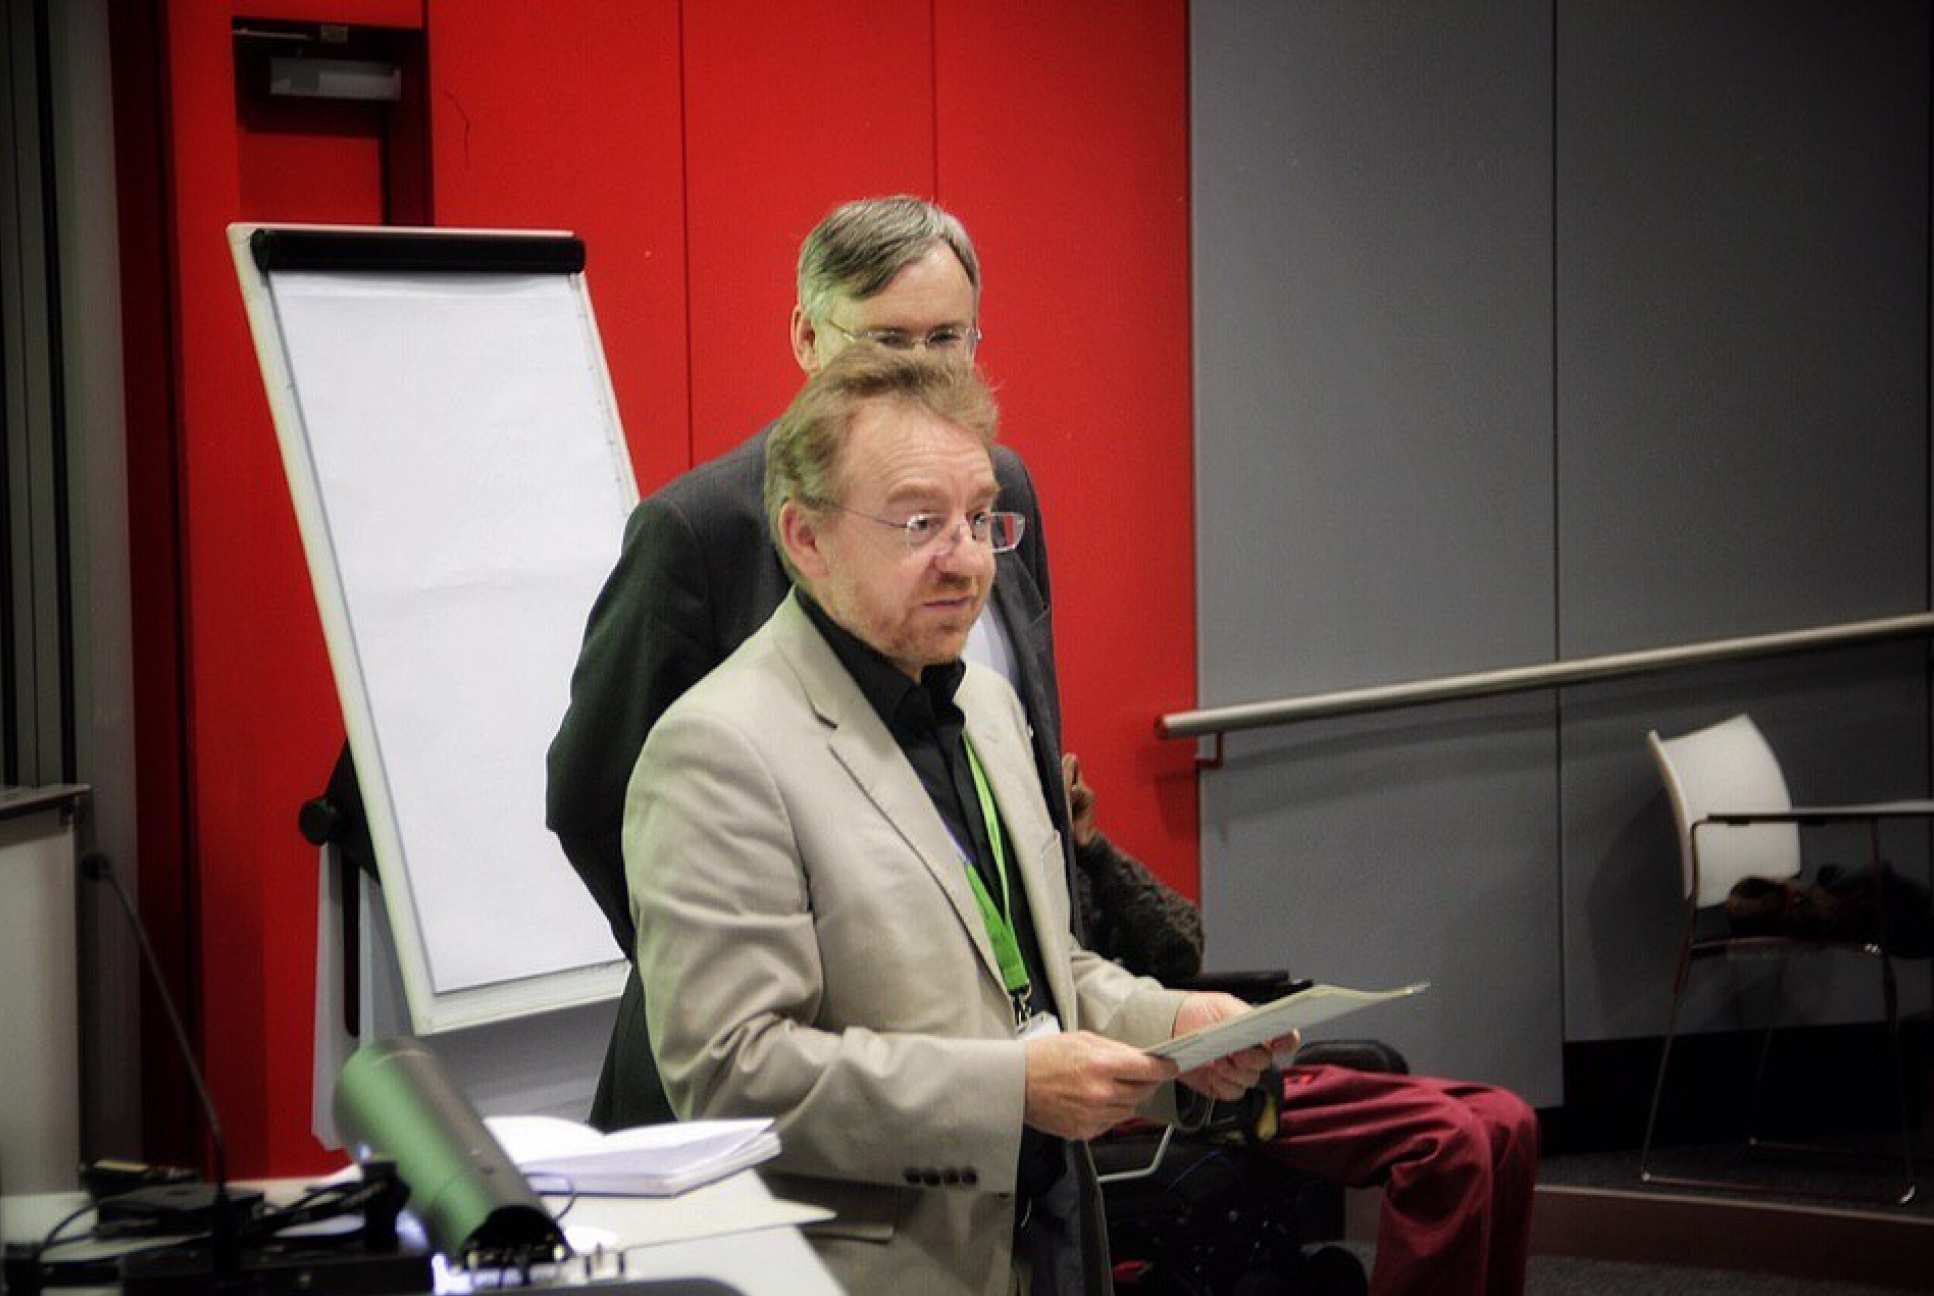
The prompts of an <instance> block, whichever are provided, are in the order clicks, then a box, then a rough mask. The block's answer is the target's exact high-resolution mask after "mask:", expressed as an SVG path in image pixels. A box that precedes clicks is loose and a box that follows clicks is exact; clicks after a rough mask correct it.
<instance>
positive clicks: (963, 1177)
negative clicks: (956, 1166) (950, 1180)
mask: <svg viewBox="0 0 1934 1296" xmlns="http://www.w3.org/2000/svg"><path fill="white" fill-rule="evenodd" d="M960 1182H962V1183H964V1184H966V1185H967V1186H968V1187H970V1188H971V1187H973V1186H974V1185H975V1184H977V1183H979V1182H980V1176H979V1175H978V1174H976V1173H975V1172H974V1167H972V1166H967V1167H966V1168H965V1169H963V1170H962V1171H961V1172H960Z"/></svg>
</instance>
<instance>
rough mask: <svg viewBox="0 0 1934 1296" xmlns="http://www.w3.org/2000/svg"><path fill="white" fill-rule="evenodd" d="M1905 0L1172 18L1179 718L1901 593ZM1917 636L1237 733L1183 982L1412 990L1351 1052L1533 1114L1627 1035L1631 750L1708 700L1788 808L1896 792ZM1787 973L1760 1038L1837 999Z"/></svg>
mask: <svg viewBox="0 0 1934 1296" xmlns="http://www.w3.org/2000/svg"><path fill="white" fill-rule="evenodd" d="M1929 10H1930V6H1929V5H1928V4H1927V3H1926V2H1925V0H1886V2H1877V3H1871V4H1860V5H1846V4H1842V3H1838V2H1837V0H1708V2H1702V3H1699V4H1689V5H1671V4H1650V5H1634V4H1631V3H1628V2H1627V0H1558V2H1557V3H1556V4H1555V5H1545V4H1539V5H1535V6H1534V5H1500V4H1483V3H1477V2H1476V0H1471V2H1468V3H1440V4H1432V5H1429V6H1417V5H1398V4H1367V3H1366V4H1356V5H1332V4H1320V3H1314V2H1313V0H1312V2H1306V3H1272V4H1262V3H1256V4H1242V3H1229V2H1214V0H1202V2H1201V3H1197V4H1196V5H1195V6H1194V7H1193V9H1192V18H1191V37H1192V50H1191V59H1192V66H1191V77H1192V80H1191V84H1192V96H1193V102H1192V108H1193V113H1194V120H1193V122H1192V131H1193V136H1192V143H1193V148H1194V186H1195V188H1194V213H1193V214H1194V220H1195V245H1194V253H1195V266H1194V269H1195V287H1196V300H1195V315H1196V319H1195V338H1196V346H1197V355H1196V401H1197V409H1196V416H1197V421H1196V446H1197V451H1196V453H1197V492H1198V500H1197V528H1198V535H1197V555H1198V608H1199V618H1200V620H1199V627H1198V643H1199V660H1200V663H1201V665H1200V698H1201V701H1202V703H1203V704H1204V705H1213V704H1216V703H1221V702H1232V701H1241V700H1249V699H1258V698H1267V697H1273V696H1284V695H1294V694H1298V693H1306V692H1313V691H1320V690H1325V689H1330V688H1337V687H1346V686H1349V685H1355V684H1364V683H1374V682H1384V681H1394V680H1401V679H1409V678H1418V677H1428V676H1432V675H1437V674H1444V673H1451V672H1457V671H1464V670H1473V669H1481V668H1484V667H1488V666H1498V665H1514V664H1519V663H1524V662H1533V661H1539V660H1548V659H1550V658H1552V657H1553V656H1562V657H1577V656H1583V655H1589V654H1593V653H1600V652H1611V651H1617V650H1621V649H1629V648H1636V647H1644V646H1653V645H1664V644H1669V643H1675V642H1685V641H1688V640H1697V639H1705V638H1712V637H1718V636H1727V635H1739V634H1749V633H1754V632H1759V631H1767V630H1776V629H1785V628H1791V627H1798V626H1805V625H1820V624H1827V623H1832V622H1836V621H1841V620H1846V619H1852V618H1863V617H1868V616H1875V615H1881V614H1886V613H1894V612H1901V611H1908V610H1917V609H1921V608H1925V607H1927V606H1928V598H1929V593H1928V590H1929V572H1930V566H1934V535H1930V528H1929V522H1928V518H1929V501H1930V494H1931V493H1934V476H1931V474H1934V465H1930V456H1929V425H1928V415H1929V410H1928V382H1929V368H1930V362H1931V359H1934V352H1931V351H1930V341H1931V339H1930V331H1929V326H1928V311H1929V304H1928V302H1929V215H1928V212H1929V167H1928V145H1929V128H1928V123H1929V84H1928V82H1929V74H1928V67H1929V55H1930V33H1929ZM1927 654H1928V647H1927V645H1926V644H1925V643H1912V644H1890V645H1884V646H1876V647H1869V648H1860V649H1844V650H1837V651H1834V652H1829V653H1821V654H1814V655H1810V656H1805V657H1795V658H1782V659H1776V660H1773V661H1769V662H1762V663H1749V664H1733V665H1729V666H1724V667H1713V668H1708V669H1704V670H1700V671H1693V672H1681V673H1677V674H1673V675H1667V676H1659V677H1652V678H1650V679H1647V680H1635V681H1624V682H1619V683H1612V684H1603V685H1596V686H1588V687H1582V688H1576V689H1571V690H1567V691H1565V692H1564V694H1563V695H1562V697H1554V696H1552V695H1539V696H1538V697H1537V698H1535V699H1530V700H1525V699H1519V700H1509V701H1495V702H1491V703H1473V704H1465V705H1460V706H1456V707H1435V708H1427V709H1424V710H1420V711H1415V712H1408V713H1399V714H1397V715H1393V716H1386V717H1357V718H1351V719H1341V720H1332V721H1326V722H1320V723H1318V724H1316V725H1304V726H1297V727H1293V728H1286V729H1280V730H1276V731H1270V732H1264V733H1257V734H1250V735H1243V736H1240V737H1239V738H1237V739H1234V740H1232V741H1231V742H1230V744H1229V747H1228V752H1229V761H1228V763H1227V765H1226V766H1225V768H1223V769H1220V770H1215V771H1210V772H1207V773H1205V774H1204V775H1203V778H1202V824H1203V828H1202V852H1203V897H1204V906H1205V909H1206V911H1207V914H1208V919H1209V927H1210V942H1211V952H1210V956H1211V961H1212V962H1213V963H1215V964H1216V965H1218V966H1222V967H1230V966H1235V965H1238V964H1246V963H1257V962H1264V963H1269V962H1277V961H1282V960H1284V959H1287V960H1289V961H1290V962H1292V963H1293V964H1294V965H1295V966H1296V967H1298V968H1299V969H1301V970H1303V971H1304V972H1305V973H1315V974H1319V975H1323V976H1326V977H1331V978H1333V979H1357V980H1363V981H1368V982H1377V983H1382V982H1389V981H1394V980H1397V979H1402V978H1405V977H1407V976H1411V975H1432V976H1434V977H1436V978H1437V979H1438V980H1439V991H1434V992H1433V994H1432V995H1431V996H1429V997H1427V998H1426V999H1425V1000H1424V1001H1420V1002H1419V1003H1417V1004H1414V1005H1407V1006H1406V1007H1405V1008H1403V1009H1402V1010H1400V1014H1399V1015H1400V1016H1401V1018H1402V1020H1401V1021H1394V1022H1392V1023H1391V1024H1390V1025H1389V1028H1388V1029H1387V1030H1386V1029H1385V1026H1384V1024H1383V1023H1378V1024H1377V1026H1376V1030H1377V1032H1378V1033H1384V1034H1388V1035H1390V1036H1391V1037H1392V1038H1395V1039H1397V1040H1398V1042H1399V1043H1402V1044H1404V1045H1405V1046H1406V1047H1409V1048H1411V1049H1412V1051H1413V1055H1414V1056H1415V1057H1416V1059H1417V1060H1418V1061H1419V1064H1420V1065H1421V1066H1423V1067H1424V1068H1426V1069H1443V1070H1451V1071H1458V1070H1463V1071H1468V1072H1470V1073H1473V1074H1477V1075H1481V1076H1484V1077H1486V1078H1491V1079H1501V1080H1504V1081H1506V1082H1507V1083H1513V1084H1517V1085H1518V1086H1519V1087H1521V1088H1522V1089H1524V1090H1525V1091H1526V1093H1527V1095H1528V1096H1531V1097H1533V1099H1534V1100H1535V1101H1555V1100H1556V1098H1557V1094H1556V1093H1555V1086H1556V1072H1555V1066H1556V1059H1557V1055H1558V1048H1557V1043H1556V1041H1557V1040H1559V1039H1561V1038H1563V1039H1577V1040H1588V1039H1601V1038H1616V1037H1622V1036H1629V1035H1638V1034H1652V1033H1656V1032H1657V1031H1658V1030H1660V1029H1661V1028H1662V1025H1663V1005H1664V1002H1665V993H1666V988H1667V980H1668V978H1669V976H1670V971H1671V967H1670V964H1671V954H1672V951H1673V948H1674V942H1675V941H1676V928H1675V921H1676V916H1677V908H1676V900H1675V899H1674V891H1673V884H1672V878H1673V872H1672V870H1673V869H1674V868H1675V867H1676V864H1675V862H1674V859H1673V856H1672V853H1671V837H1670V828H1669V820H1668V818H1667V817H1666V811H1665V808H1664V802H1663V800H1662V798H1661V797H1660V795H1659V793H1658V790H1657V780H1656V777H1655V775H1654V774H1653V772H1652V770H1651V768H1650V766H1649V763H1648V761H1647V758H1646V755H1645V751H1644V746H1643V737H1644V732H1645V730H1646V728H1647V727H1649V726H1653V725H1656V726H1658V727H1659V728H1661V729H1662V730H1664V731H1667V732H1674V731H1680V730H1683V729H1686V728H1691V727H1694V726H1696V725H1699V724H1702V723H1705V722H1707V721H1709V720H1714V719H1719V718H1723V716H1724V715H1727V714H1731V712H1732V711H1734V710H1740V709H1748V710H1751V711H1752V712H1753V713H1754V714H1755V715H1756V716H1757V717H1758V718H1760V719H1761V721H1762V723H1763V724H1764V725H1765V727H1766V729H1767V731H1768V733H1769V735H1770V736H1771V737H1772V739H1773V741H1774V743H1775V744H1776V746H1777V747H1778V748H1779V750H1780V751H1781V754H1782V756H1783V758H1784V759H1785V761H1786V763H1787V767H1788V771H1789V775H1790V778H1791V781H1792V784H1793V787H1794V789H1795V791H1796V793H1797V794H1799V795H1802V796H1806V797H1811V798H1847V797H1852V798H1865V797H1872V796H1879V795H1925V794H1926V793H1927V792H1928V788H1929V757H1930V752H1929V724H1930V720H1929V696H1928V684H1927V679H1928V663H1927ZM1807 844H1808V846H1809V848H1810V851H1811V852H1812V853H1813V854H1814V855H1815V856H1816V858H1825V859H1840V860H1845V861H1851V860H1852V859H1854V858H1855V857H1857V856H1858V855H1859V853H1860V851H1859V843H1858V842H1857V841H1850V840H1848V839H1847V838H1846V837H1845V835H1844V834H1843V835H1842V836H1841V837H1838V838H1836V837H1833V836H1826V837H1815V836H1809V838H1808V840H1807ZM1888 852H1889V854H1890V856H1892V857H1893V858H1894V859H1895V861H1896V863H1897V864H1899V865H1900V866H1902V867H1904V868H1906V869H1907V870H1909V871H1910V872H1914V873H1916V874H1918V875H1920V876H1925V874H1926V870H1927V867H1928V855H1929V851H1928V835H1927V833H1925V832H1924V831H1921V830H1919V829H1912V828H1900V829H1894V830H1892V831H1891V833H1890V836H1889V840H1888ZM1540 915H1543V916H1544V919H1545V920H1548V921H1545V925H1544V927H1543V928H1542V930H1543V931H1544V932H1545V934H1544V935H1543V936H1542V937H1541V936H1539V935H1538V934H1537V933H1538V932H1539V931H1540V930H1541V927H1540V923H1541V917H1540ZM1500 937H1502V938H1500ZM1541 941H1543V942H1547V943H1544V944H1541V943H1540V942H1541ZM1560 951H1562V957H1561V954H1560ZM1826 971H1827V975H1826V977H1825V980H1824V983H1823V984H1824V986H1825V988H1824V989H1823V990H1820V991H1818V992H1813V993H1811V997H1810V998H1806V999H1804V1000H1803V1003H1802V1010H1801V1016H1802V1018H1803V1019H1805V1020H1815V1021H1833V1020H1842V1019H1846V1018H1848V1017H1852V1016H1864V1015H1868V1014H1869V1013H1870V1012H1871V1009H1872V998H1873V991H1872V988H1871V983H1870V981H1869V980H1868V976H1869V973H1868V970H1867V969H1865V968H1864V967H1859V966H1857V965H1856V966H1848V967H1843V968H1828V969H1827V970H1826ZM1906 980H1907V983H1908V984H1909V985H1910V986H1912V987H1913V988H1912V990H1911V991H1910V1001H1911V1002H1914V1003H1923V1004H1924V1003H1925V1002H1927V976H1926V975H1925V974H1922V973H1920V972H1919V971H1918V970H1917V969H1910V970H1909V971H1908V973H1907V974H1906ZM1473 986H1477V987H1481V988H1480V989H1478V990H1477V991H1475V992H1473V991H1472V989H1471V987H1473ZM1499 987H1502V988H1503V989H1502V991H1501V993H1503V994H1505V995H1506V996H1507V997H1509V996H1516V997H1515V998H1509V999H1508V1001H1505V1002H1500V1001H1498V1000H1497V998H1496V996H1497V994H1499V993H1500V990H1499V989H1498V988H1499ZM1486 995H1490V996H1492V998H1491V999H1490V1000H1486V999H1485V998H1484V996H1486ZM1741 1005H1742V1000H1741V999H1740V996H1739V994H1738V993H1737V987H1734V986H1730V985H1728V984H1727V982H1726V979H1725V978H1724V977H1713V978H1711V983H1710V984H1709V985H1708V987H1707V989H1706V990H1704V991H1703V992H1702V996H1701V998H1700V999H1699V1001H1698V1002H1697V1004H1696V1005H1695V1009H1694V1012H1693V1025H1694V1026H1695V1027H1699V1026H1720V1025H1729V1024H1733V1023H1734V1022H1736V1021H1738V1020H1739V1012H1740V1008H1741ZM1500 1008H1503V1009H1508V1012H1505V1011H1496V1010H1498V1009H1500ZM1561 1010H1562V1017H1561V1016H1560V1012H1561ZM1513 1021H1515V1022H1518V1023H1520V1025H1518V1026H1517V1027H1516V1028H1515V1029H1514V1028H1513V1027H1511V1026H1510V1025H1508V1024H1507V1023H1509V1022H1513Z"/></svg>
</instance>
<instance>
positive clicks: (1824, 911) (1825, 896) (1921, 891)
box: [1726, 864, 1934, 958]
mask: <svg viewBox="0 0 1934 1296" xmlns="http://www.w3.org/2000/svg"><path fill="white" fill-rule="evenodd" d="M1726 919H1727V921H1728V923H1730V924H1731V926H1732V930H1733V932H1734V933H1735V934H1737V935H1740V936H1784V937H1788V938H1791V939H1796V940H1808V941H1844V942H1848V943H1850V944H1856V945H1882V944H1884V945H1885V947H1886V949H1887V952H1888V953H1889V954H1892V955H1894V956H1896V957H1898V958H1927V957H1928V956H1930V955H1934V899H1930V897H1929V895H1928V890H1927V888H1926V887H1924V886H1922V885H1920V884H1919V883H1918V882H1915V881H1913V880H1912V879H1911V878H1904V877H1901V876H1900V875H1898V874H1897V873H1895V872H1894V871H1893V870H1892V869H1888V868H1882V869H1879V870H1873V869H1861V870H1859V871H1858V872H1855V873H1847V872H1845V871H1843V870H1842V869H1840V868H1839V867H1838V866H1836V865H1832V864H1828V865H1825V866H1823V867H1822V868H1821V869H1820V874H1819V880H1818V881H1816V882H1812V883H1804V882H1797V881H1792V880H1779V881H1775V880H1773V879H1770V878H1742V879H1741V880H1740V881H1738V882H1737V883H1735V884H1734V885H1733V889H1732V891H1731V892H1730V893H1729V894H1728V895H1727V896H1726Z"/></svg>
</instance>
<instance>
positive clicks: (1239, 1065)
mask: <svg viewBox="0 0 1934 1296" xmlns="http://www.w3.org/2000/svg"><path fill="white" fill-rule="evenodd" d="M1248 1012H1249V1005H1248V1004H1246V1003H1244V1002H1243V1001H1242V1000H1240V999H1238V998H1236V997H1235V996H1234V995H1232V994H1222V993H1220V992H1217V991H1204V992H1200V993H1197V994H1192V995H1190V996H1189V997H1188V998H1187V999H1185V1000H1183V1001H1182V1008H1181V1010H1180V1011H1179V1012H1177V1013H1176V1014H1175V1030H1174V1038H1177V1039H1179V1038H1181V1037H1182V1036H1184V1035H1190V1034H1193V1033H1194V1032H1196V1031H1199V1030H1202V1029H1204V1028H1205V1027H1209V1026H1213V1025H1215V1024H1216V1023H1217V1022H1220V1021H1226V1020H1228V1019H1229V1018H1231V1017H1240V1016H1243V1015H1244V1014H1246V1013H1248ZM1301 1043H1302V1036H1301V1035H1300V1034H1299V1033H1297V1032H1296V1031H1294V1030H1291V1031H1290V1032H1289V1034H1287V1035H1283V1036H1279V1037H1278V1038H1276V1039H1272V1040H1267V1041H1265V1042H1264V1043H1262V1044H1258V1045H1255V1046H1254V1047H1251V1048H1245V1049H1241V1050H1239V1051H1237V1052H1234V1053H1230V1054H1226V1055H1225V1056H1223V1057H1219V1058H1216V1059H1215V1060H1214V1061H1212V1062H1209V1063H1208V1064H1206V1065H1204V1066H1199V1067H1197V1068H1195V1069H1194V1070H1193V1071H1185V1072H1183V1073H1182V1074H1181V1075H1180V1076H1179V1077H1177V1079H1179V1080H1180V1081H1181V1083H1183V1084H1185V1085H1187V1086H1188V1087H1189V1088H1191V1089H1193V1090H1195V1091H1196V1092H1197V1093H1199V1094H1204V1095H1206V1096H1207V1097H1210V1098H1213V1099H1215V1100H1216V1101H1217V1102H1235V1101H1236V1100H1237V1099H1239V1098H1241V1097H1242V1095H1243V1094H1245V1093H1247V1092H1248V1091H1249V1090H1251V1089H1253V1088H1254V1087H1255V1086H1256V1082H1257V1081H1259V1080H1261V1079H1262V1073H1263V1072H1264V1071H1265V1070H1266V1069H1267V1068H1268V1066H1269V1063H1270V1061H1271V1059H1272V1058H1273V1057H1274V1055H1275V1054H1276V1053H1278V1052H1290V1053H1293V1052H1295V1050H1296V1048H1297V1046H1298V1045H1299V1044H1301Z"/></svg>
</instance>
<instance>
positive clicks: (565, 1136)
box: [484, 1116, 779, 1197]
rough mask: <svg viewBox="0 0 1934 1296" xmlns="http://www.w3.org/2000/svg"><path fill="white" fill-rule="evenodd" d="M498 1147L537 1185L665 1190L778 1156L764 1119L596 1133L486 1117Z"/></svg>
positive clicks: (654, 1193) (546, 1121)
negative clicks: (557, 1181) (564, 1183)
mask: <svg viewBox="0 0 1934 1296" xmlns="http://www.w3.org/2000/svg"><path fill="white" fill-rule="evenodd" d="M484 1124H485V1125H486V1126H487V1127H489V1129H490V1132H491V1134H493V1135H494V1136H496V1139H497V1142H498V1143H500V1144H501V1145H502V1146H503V1149H504V1154H505V1155H506V1156H508V1157H509V1158H510V1159H511V1160H512V1161H513V1162H515V1163H516V1165H517V1168H518V1169H519V1170H522V1171H523V1172H524V1176H525V1178H528V1179H534V1180H537V1181H538V1182H536V1183H534V1184H533V1185H532V1186H533V1187H534V1188H536V1189H537V1190H539V1191H541V1192H557V1191H567V1190H566V1189H565V1188H564V1186H563V1185H562V1184H556V1185H554V1184H552V1183H549V1182H545V1181H546V1180H549V1179H560V1180H568V1181H569V1189H568V1191H575V1192H578V1193H582V1194H585V1195H587V1196H606V1197H670V1196H672V1195H674V1194H676V1193H682V1192H684V1191H685V1190H687V1189H688V1188H696V1187H698V1186H699V1185H700V1184H706V1183H711V1182H712V1181H713V1180H714V1179H723V1178H724V1177H725V1176H727V1175H729V1174H732V1173H734V1172H736V1171H739V1170H743V1169H745V1168H746V1167H747V1166H753V1165H757V1164H759V1163H760V1162H761V1161H769V1160H771V1159H772V1158H773V1157H775V1156H777V1155H779V1136H778V1135H777V1134H775V1133H774V1132H773V1129H772V1122H771V1120H769V1119H757V1120H717V1121H674V1122H672V1123H670V1124H668V1125H639V1126H634V1127H633V1128H631V1129H622V1130H613V1131H612V1132H611V1133H609V1134H600V1133H598V1131H596V1130H594V1129H592V1128H591V1127H590V1126H589V1125H580V1124H578V1123H577V1122H576V1121H568V1120H560V1119H558V1118H557V1117H555V1116H490V1117H487V1118H485V1120H484Z"/></svg>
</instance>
